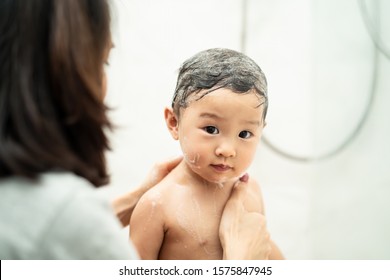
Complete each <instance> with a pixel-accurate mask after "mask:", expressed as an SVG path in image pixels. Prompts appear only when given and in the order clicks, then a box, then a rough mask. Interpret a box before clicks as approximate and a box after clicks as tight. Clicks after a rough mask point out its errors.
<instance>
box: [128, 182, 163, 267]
mask: <svg viewBox="0 0 390 280" xmlns="http://www.w3.org/2000/svg"><path fill="white" fill-rule="evenodd" d="M161 208H162V204H161V201H160V200H159V196H158V194H157V193H155V192H154V190H153V189H152V190H150V191H149V192H147V193H146V194H145V195H144V196H143V197H142V198H141V199H140V201H139V202H138V204H137V206H136V207H135V209H134V212H133V214H132V216H131V219H130V237H131V240H132V242H133V244H134V245H135V247H136V249H137V251H138V254H139V256H140V258H141V259H144V260H157V259H158V255H159V252H160V248H161V245H162V242H163V240H164V222H163V211H162V209H161Z"/></svg>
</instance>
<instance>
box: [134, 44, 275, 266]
mask: <svg viewBox="0 0 390 280" xmlns="http://www.w3.org/2000/svg"><path fill="white" fill-rule="evenodd" d="M266 113H267V82H266V78H265V76H264V74H263V72H262V71H261V69H260V68H259V66H258V65H257V64H256V63H255V62H254V61H253V60H252V59H250V58H249V57H247V56H246V55H244V54H242V53H239V52H236V51H233V50H229V49H209V50H205V51H202V52H200V53H198V54H196V55H195V56H193V57H192V58H190V59H188V60H187V61H185V62H184V64H183V65H182V66H181V68H180V71H179V75H178V80H177V85H176V90H175V94H174V97H173V101H172V108H166V109H165V112H164V114H165V120H166V124H167V127H168V130H169V132H170V133H171V135H172V137H173V138H174V139H175V140H179V142H180V146H181V149H182V152H183V156H184V160H183V161H182V162H181V163H180V164H179V165H178V166H177V167H176V168H175V169H174V170H173V171H172V172H171V173H170V174H169V175H168V176H166V178H165V179H164V180H163V181H161V182H160V183H159V184H158V185H157V186H155V187H154V188H152V189H150V190H149V191H148V192H147V193H146V194H145V195H144V196H143V197H142V198H141V200H140V201H139V203H138V205H137V206H136V208H135V209H134V212H133V215H132V217H131V221H130V229H131V231H130V232H131V234H130V237H131V239H132V241H133V243H134V244H135V246H136V247H137V249H138V252H139V254H140V257H141V258H142V259H186V260H189V259H198V260H207V259H222V257H223V250H222V247H221V242H220V239H219V225H220V220H221V216H222V212H223V210H224V207H225V204H226V202H227V200H228V198H229V196H230V193H231V191H232V188H233V187H234V186H235V184H237V182H238V181H239V178H240V177H241V176H242V175H243V174H244V173H245V172H246V170H247V168H248V167H249V165H250V164H251V162H252V160H253V158H254V155H255V152H256V148H257V146H258V143H259V141H260V137H261V134H262V130H263V127H264V125H265V116H266ZM248 187H249V191H248V194H247V199H246V200H245V205H244V207H245V209H246V210H247V211H251V212H252V211H253V212H259V213H262V214H263V213H264V209H263V201H262V195H261V191H260V188H259V186H258V184H257V183H256V182H255V181H254V180H253V179H249V182H248ZM270 245H271V255H270V258H273V259H279V258H282V254H281V253H280V251H279V249H278V248H277V246H276V245H275V244H274V243H273V242H272V241H270Z"/></svg>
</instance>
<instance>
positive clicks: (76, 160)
mask: <svg viewBox="0 0 390 280" xmlns="http://www.w3.org/2000/svg"><path fill="white" fill-rule="evenodd" d="M110 48H111V34H110V14H109V7H108V3H107V1H106V0H67V1H56V0H45V1H24V0H12V1H10V0H0V217H1V219H0V228H1V231H0V258H1V259H127V258H137V253H136V251H135V250H134V249H133V248H132V246H131V244H129V243H128V242H127V241H126V240H123V236H122V233H121V227H120V223H119V222H118V219H116V218H115V214H116V216H117V217H119V220H120V221H121V222H122V225H123V226H126V225H128V222H129V218H130V216H131V213H132V210H133V209H134V207H135V205H136V203H137V201H138V199H139V198H140V197H141V195H142V194H143V193H144V192H145V191H146V190H147V189H149V188H150V187H152V186H153V185H155V184H156V183H157V182H159V180H161V179H162V178H163V177H164V176H165V175H166V174H167V173H168V172H169V171H170V170H171V169H172V168H174V167H175V166H176V165H177V164H178V162H180V159H175V160H172V161H167V162H164V163H161V164H159V165H156V167H155V168H154V169H153V170H152V173H153V174H158V176H148V178H147V179H146V181H145V182H144V183H143V184H142V185H141V186H139V187H138V188H135V190H134V191H132V192H130V193H127V194H125V195H123V196H122V197H120V198H118V199H117V200H115V201H114V203H113V207H110V206H109V205H107V204H106V203H105V201H104V200H102V199H101V198H99V196H98V195H97V194H96V191H95V190H94V189H93V188H92V187H100V186H103V185H105V184H107V183H108V182H109V176H108V174H107V169H106V162H105V152H106V150H107V149H109V144H108V139H107V137H106V134H105V130H106V129H111V128H112V125H111V123H110V121H109V119H108V117H107V114H106V111H107V108H106V106H105V105H104V103H103V99H104V96H105V93H106V85H105V84H106V82H105V80H106V76H105V72H104V67H103V66H104V63H105V62H106V61H107V58H108V54H109V50H110ZM241 181H242V182H243V183H241V184H239V185H238V186H237V188H235V190H234V192H233V194H232V196H231V199H230V200H229V202H228V203H227V205H226V208H225V211H224V216H223V219H222V222H221V228H220V238H221V241H222V244H223V247H224V255H225V256H226V258H227V259H250V258H255V256H256V258H259V256H262V257H263V258H266V257H267V256H268V254H269V244H268V234H267V232H266V228H265V226H264V223H265V221H264V217H261V216H257V215H256V214H254V213H247V212H246V211H245V210H244V209H243V208H242V204H241V200H240V198H241V196H242V194H243V193H244V192H245V191H246V186H245V185H246V184H245V181H247V178H246V177H244V178H242V179H241ZM113 209H114V211H113Z"/></svg>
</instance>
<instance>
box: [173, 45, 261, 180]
mask: <svg viewBox="0 0 390 280" xmlns="http://www.w3.org/2000/svg"><path fill="white" fill-rule="evenodd" d="M267 101H268V100H267V82H266V78H265V76H264V73H263V72H262V71H261V69H260V67H259V66H258V65H257V64H256V63H255V62H254V61H253V60H252V59H250V58H249V57H247V56H246V55H244V54H242V53H239V52H236V51H233V50H229V49H209V50H206V51H202V52H200V53H198V54H196V55H195V56H193V57H191V58H190V59H188V60H187V61H185V62H184V63H183V65H182V66H181V68H180V71H179V76H178V80H177V85H176V90H175V94H174V97H173V101H172V108H166V109H165V119H166V123H167V126H168V129H169V131H170V133H171V135H172V137H173V138H174V139H175V140H179V141H180V145H181V148H182V151H183V154H184V159H185V162H186V167H187V169H188V171H189V172H190V173H193V174H194V175H197V176H199V177H200V178H201V179H202V180H206V181H208V182H213V183H224V182H227V181H229V180H232V179H236V178H237V177H239V176H240V175H242V174H243V173H244V172H245V171H246V169H247V168H248V167H249V165H250V164H251V162H252V160H253V158H254V155H255V151H256V147H257V144H258V142H259V140H260V137H261V134H262V130H263V127H264V124H265V116H266V112H267V103H268V102H267Z"/></svg>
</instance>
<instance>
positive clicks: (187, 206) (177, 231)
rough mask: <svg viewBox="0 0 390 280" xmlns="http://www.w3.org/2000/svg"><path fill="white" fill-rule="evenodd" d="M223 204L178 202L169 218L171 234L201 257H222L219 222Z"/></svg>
mask: <svg viewBox="0 0 390 280" xmlns="http://www.w3.org/2000/svg"><path fill="white" fill-rule="evenodd" d="M222 210H223V206H221V205H217V204H215V205H214V204H205V203H201V202H197V201H195V200H192V201H189V202H188V201H187V203H178V204H177V205H176V207H174V211H172V212H171V215H170V218H169V231H170V236H171V237H172V238H174V240H172V241H173V242H178V243H180V244H181V246H182V248H185V249H187V251H188V252H191V254H197V255H199V258H201V259H216V258H221V254H222V253H221V252H222V248H221V244H220V240H219V224H220V220H221V214H222Z"/></svg>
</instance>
